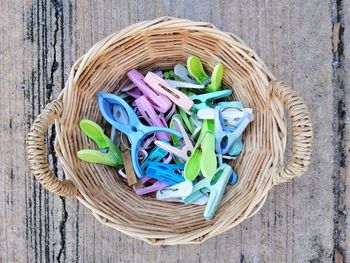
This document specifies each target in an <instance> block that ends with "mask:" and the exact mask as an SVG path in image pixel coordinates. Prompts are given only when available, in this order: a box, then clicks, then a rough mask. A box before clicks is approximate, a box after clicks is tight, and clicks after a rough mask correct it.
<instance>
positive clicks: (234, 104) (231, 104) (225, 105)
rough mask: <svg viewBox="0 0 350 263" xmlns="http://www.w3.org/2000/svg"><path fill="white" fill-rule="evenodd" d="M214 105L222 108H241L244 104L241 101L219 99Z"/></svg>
mask: <svg viewBox="0 0 350 263" xmlns="http://www.w3.org/2000/svg"><path fill="white" fill-rule="evenodd" d="M216 106H220V107H221V108H222V109H226V108H237V109H243V108H244V105H243V103H242V102H241V101H219V102H218V103H217V104H216Z"/></svg>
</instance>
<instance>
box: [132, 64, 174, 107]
mask: <svg viewBox="0 0 350 263" xmlns="http://www.w3.org/2000/svg"><path fill="white" fill-rule="evenodd" d="M153 74H154V73H153ZM127 75H128V77H129V79H130V80H131V81H132V82H133V83H134V84H135V85H136V86H137V87H138V88H139V90H141V92H142V93H143V95H145V96H146V97H147V99H148V100H149V101H150V102H151V103H152V104H153V106H154V108H155V109H156V110H157V111H159V112H162V113H165V112H167V111H168V110H169V109H170V108H171V104H172V103H171V101H170V100H169V99H168V98H167V97H166V96H164V95H162V94H158V93H157V92H155V91H154V90H153V89H151V88H150V87H149V86H148V85H147V84H146V83H145V80H144V76H143V75H142V74H141V73H140V72H138V71H137V70H136V69H132V70H130V71H129V72H128V73H127ZM156 76H158V75H156Z"/></svg>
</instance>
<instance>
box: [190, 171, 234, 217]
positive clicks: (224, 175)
mask: <svg viewBox="0 0 350 263" xmlns="http://www.w3.org/2000/svg"><path fill="white" fill-rule="evenodd" d="M232 173H233V171H232V168H231V167H230V166H229V165H227V164H222V165H221V166H220V167H219V168H218V169H217V170H216V171H215V174H214V176H213V177H212V178H211V179H210V180H209V179H207V178H204V179H202V180H201V181H199V182H198V183H197V184H195V185H194V187H193V190H192V193H191V194H190V195H189V196H187V197H186V198H185V199H184V203H185V204H189V203H191V202H192V201H193V200H196V199H198V198H199V197H201V196H202V195H203V191H205V192H209V199H208V203H207V206H206V207H205V210H204V214H203V215H204V218H205V219H206V220H211V219H212V218H213V217H214V215H215V213H216V210H217V208H218V206H219V203H220V200H221V199H222V197H223V195H224V192H225V188H226V186H227V184H228V181H229V178H230V176H231V175H232Z"/></svg>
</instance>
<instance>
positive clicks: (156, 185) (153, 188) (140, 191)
mask: <svg viewBox="0 0 350 263" xmlns="http://www.w3.org/2000/svg"><path fill="white" fill-rule="evenodd" d="M146 183H147V184H150V183H151V185H150V186H145V185H146ZM141 184H142V185H143V186H142V187H140V188H138V187H137V186H135V185H134V186H133V189H134V192H135V193H136V194H137V195H145V194H149V193H153V192H157V191H159V190H162V189H164V188H166V187H168V186H169V185H168V184H166V183H163V182H160V181H157V180H155V179H153V178H150V177H148V176H143V177H142V178H141Z"/></svg>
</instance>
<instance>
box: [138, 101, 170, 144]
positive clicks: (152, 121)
mask: <svg viewBox="0 0 350 263" xmlns="http://www.w3.org/2000/svg"><path fill="white" fill-rule="evenodd" d="M135 104H136V107H137V108H138V110H139V111H140V113H141V115H142V116H143V117H144V118H145V120H146V122H147V123H148V124H149V125H151V126H158V127H165V128H167V127H168V125H167V123H166V120H165V118H164V115H163V113H160V114H159V115H158V114H157V113H156V112H155V110H154V108H153V107H152V104H151V102H150V101H149V100H148V99H147V98H146V96H141V97H139V98H137V99H136V100H135ZM156 137H157V138H158V139H159V140H166V141H170V135H169V134H168V133H165V132H157V133H156Z"/></svg>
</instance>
